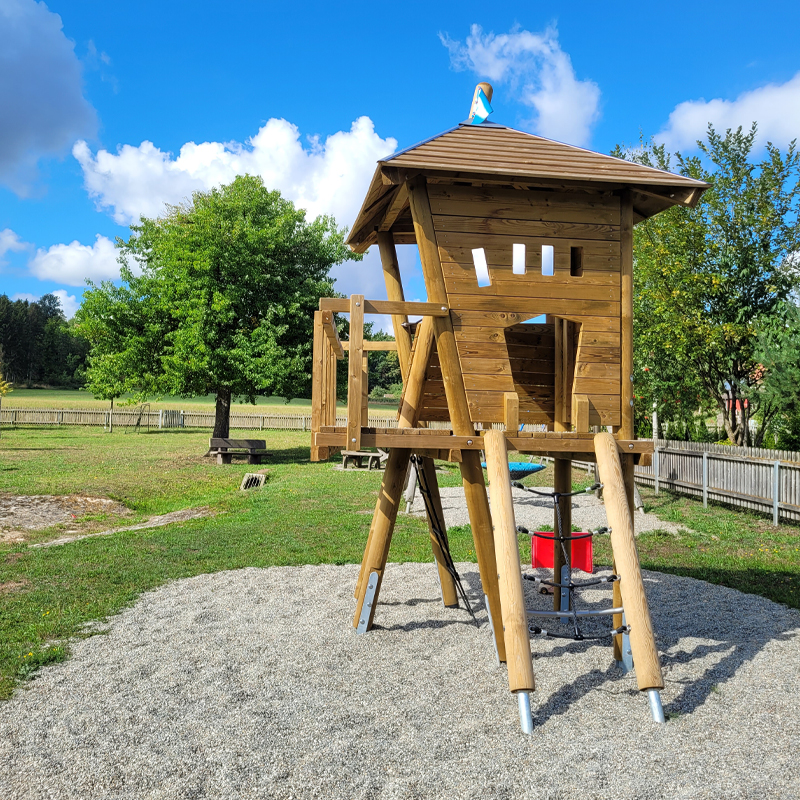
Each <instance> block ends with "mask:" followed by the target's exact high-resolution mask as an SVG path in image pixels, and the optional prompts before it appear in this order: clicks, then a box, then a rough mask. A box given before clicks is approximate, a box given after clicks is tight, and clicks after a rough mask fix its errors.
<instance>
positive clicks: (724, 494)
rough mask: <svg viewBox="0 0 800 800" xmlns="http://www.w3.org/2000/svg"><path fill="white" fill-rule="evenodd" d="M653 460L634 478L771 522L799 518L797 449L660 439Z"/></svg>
mask: <svg viewBox="0 0 800 800" xmlns="http://www.w3.org/2000/svg"><path fill="white" fill-rule="evenodd" d="M655 447H656V449H655V453H654V454H653V463H652V465H651V466H649V467H636V469H635V476H636V480H637V481H638V482H639V483H642V484H644V485H647V486H652V487H653V488H654V489H655V490H656V492H658V491H659V490H660V489H667V490H669V491H673V492H677V493H679V494H685V495H689V496H691V497H699V498H702V500H703V505H704V506H707V505H708V501H709V500H712V501H717V502H721V503H726V504H727V505H732V506H737V507H739V508H748V509H751V510H753V511H760V512H762V513H763V512H767V513H769V512H770V511H771V512H772V522H773V524H774V525H777V524H778V522H779V520H780V519H785V520H789V521H793V522H796V521H799V520H800V453H796V452H792V451H788V450H767V449H766V448H761V447H734V446H732V445H719V444H705V443H699V442H681V441H670V440H666V439H659V440H658V441H656V442H655Z"/></svg>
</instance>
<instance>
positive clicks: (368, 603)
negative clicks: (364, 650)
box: [356, 572, 378, 633]
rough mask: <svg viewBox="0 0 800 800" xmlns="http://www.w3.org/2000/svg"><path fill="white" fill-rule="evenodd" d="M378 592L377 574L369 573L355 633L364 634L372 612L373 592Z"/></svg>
mask: <svg viewBox="0 0 800 800" xmlns="http://www.w3.org/2000/svg"><path fill="white" fill-rule="evenodd" d="M376 591H378V573H377V572H370V574H369V578H368V583H367V591H366V592H364V602H363V604H362V605H361V618H360V619H359V620H358V626H357V627H356V633H366V632H367V630H368V628H367V625H369V618H370V614H371V612H372V604H373V603H374V602H375V592H376Z"/></svg>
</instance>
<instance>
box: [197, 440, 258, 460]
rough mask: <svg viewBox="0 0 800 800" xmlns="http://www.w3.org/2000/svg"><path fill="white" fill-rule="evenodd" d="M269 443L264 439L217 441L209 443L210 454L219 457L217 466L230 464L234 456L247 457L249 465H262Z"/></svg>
mask: <svg viewBox="0 0 800 800" xmlns="http://www.w3.org/2000/svg"><path fill="white" fill-rule="evenodd" d="M266 449H267V442H266V440H264V439H215V438H212V439H210V440H209V442H208V453H207V454H206V455H212V456H216V457H217V464H230V463H231V459H232V458H233V457H234V456H247V463H248V464H260V463H261V459H262V458H263V457H264V456H269V455H272V454H271V453H267V452H266Z"/></svg>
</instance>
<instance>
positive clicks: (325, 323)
mask: <svg viewBox="0 0 800 800" xmlns="http://www.w3.org/2000/svg"><path fill="white" fill-rule="evenodd" d="M322 327H323V329H324V331H325V335H326V336H327V337H328V341H329V342H330V343H331V347H332V348H333V352H334V353H336V357H337V358H344V349H343V348H342V341H341V339H339V331H338V330H336V323H335V321H334V319H333V312H332V311H323V312H322Z"/></svg>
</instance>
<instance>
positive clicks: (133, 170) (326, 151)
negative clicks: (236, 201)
mask: <svg viewBox="0 0 800 800" xmlns="http://www.w3.org/2000/svg"><path fill="white" fill-rule="evenodd" d="M396 148H397V141H396V140H395V139H392V138H385V139H384V138H381V137H380V136H379V135H378V134H377V133H376V132H375V127H374V125H373V123H372V120H370V119H369V117H360V118H359V119H357V120H356V121H355V122H353V124H352V125H351V127H350V130H349V131H339V132H337V133H334V134H332V135H331V136H328V137H327V138H326V139H325V140H324V141H323V140H322V139H320V138H318V137H312V138H309V139H307V140H306V142H305V144H304V143H303V141H302V140H301V133H300V131H299V130H298V128H297V127H296V126H295V125H292V124H291V123H290V122H287V121H286V120H284V119H270V120H269V121H268V122H267V123H266V124H265V125H264V126H263V127H262V128H261V129H260V130H259V131H258V132H257V133H256V134H255V136H253V137H251V138H250V139H248V140H247V141H246V142H245V143H240V142H203V143H201V144H196V143H194V142H188V143H187V144H185V145H183V147H181V149H180V152H179V153H178V155H177V156H174V155H173V154H172V153H169V152H165V151H163V150H160V149H159V148H158V147H156V146H155V145H154V144H153V143H152V142H142V144H140V145H139V146H138V147H134V146H133V145H123V146H121V147H119V148H118V149H117V151H116V153H111V152H109V151H108V150H100V151H98V152H97V153H93V152H92V151H91V149H90V148H89V146H88V145H87V144H86V142H84V141H79V142H77V143H76V144H75V146H74V148H73V155H74V156H75V158H76V159H77V160H78V163H79V164H80V165H81V169H82V170H83V176H84V183H85V186H86V189H87V191H88V192H89V194H90V195H91V196H92V197H93V198H94V200H95V202H96V204H97V206H98V208H99V209H103V210H106V211H108V212H109V213H110V214H111V216H112V217H113V218H114V220H115V221H116V222H118V223H120V224H122V225H128V224H130V223H131V222H134V221H137V220H138V219H139V217H140V216H146V217H156V216H159V215H160V214H162V213H163V212H164V207H165V204H167V203H169V204H177V203H180V202H181V201H183V200H185V199H188V198H190V197H191V194H192V192H195V191H206V190H208V189H210V188H212V187H213V186H219V185H221V184H225V183H230V182H231V181H232V180H233V179H234V178H235V177H236V176H237V175H243V174H250V175H260V176H261V177H262V178H263V179H264V183H265V185H266V186H267V187H269V188H270V189H278V190H280V192H281V194H283V196H284V197H287V198H288V199H289V200H292V201H293V202H294V203H295V205H297V206H299V207H301V208H305V209H306V211H307V212H308V217H309V219H314V218H315V217H316V216H318V215H319V214H331V215H333V216H334V217H335V218H336V222H337V224H339V225H348V226H349V225H351V224H352V223H353V221H354V220H355V218H356V214H357V213H358V210H359V208H360V207H361V203H362V202H363V200H364V195H365V194H366V192H367V188H368V186H369V182H370V180H371V178H372V173H373V172H374V171H375V162H376V161H378V159H380V158H384V157H385V156H388V155H390V154H391V153H392V152H394V150H395V149H396ZM62 247H63V245H62ZM51 249H52V248H51ZM332 274H333V276H334V277H335V278H337V281H338V283H337V289H339V290H340V291H343V292H356V291H364V292H369V293H371V294H372V296H373V297H374V296H376V294H375V293H376V292H378V293H379V294H378V295H377V296H380V293H382V292H383V278H382V272H381V268H380V265H379V262H378V261H377V260H376V256H374V255H373V254H369V255H368V256H367V257H366V259H365V260H364V261H363V262H361V263H359V264H353V263H347V264H344V265H342V266H340V267H337V268H334V270H333V272H332Z"/></svg>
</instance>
